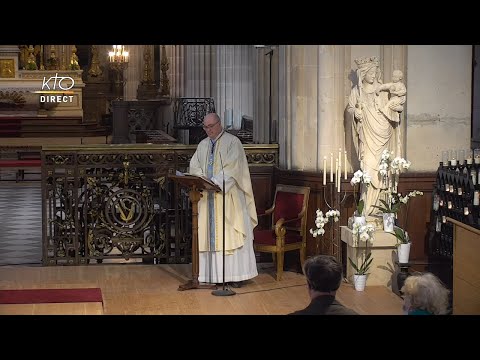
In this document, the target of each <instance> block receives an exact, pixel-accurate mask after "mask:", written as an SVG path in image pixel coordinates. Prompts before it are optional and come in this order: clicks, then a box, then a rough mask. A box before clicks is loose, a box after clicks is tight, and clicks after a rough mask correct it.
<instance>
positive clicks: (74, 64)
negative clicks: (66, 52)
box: [70, 45, 80, 70]
mask: <svg viewBox="0 0 480 360" xmlns="http://www.w3.org/2000/svg"><path fill="white" fill-rule="evenodd" d="M70 70H80V65H79V64H78V56H77V47H76V46H75V45H73V46H72V55H71V56H70Z"/></svg>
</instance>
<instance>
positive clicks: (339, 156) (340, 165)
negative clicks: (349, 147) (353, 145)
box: [338, 148, 342, 174]
mask: <svg viewBox="0 0 480 360" xmlns="http://www.w3.org/2000/svg"><path fill="white" fill-rule="evenodd" d="M338 171H339V172H340V174H341V173H342V148H339V149H338Z"/></svg>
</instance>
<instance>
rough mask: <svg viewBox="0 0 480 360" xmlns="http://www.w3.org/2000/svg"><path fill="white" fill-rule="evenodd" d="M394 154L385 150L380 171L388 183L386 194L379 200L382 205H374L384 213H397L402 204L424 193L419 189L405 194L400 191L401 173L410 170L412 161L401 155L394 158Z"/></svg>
mask: <svg viewBox="0 0 480 360" xmlns="http://www.w3.org/2000/svg"><path fill="white" fill-rule="evenodd" d="M392 156H393V151H388V150H383V153H382V159H381V160H380V165H379V172H380V175H381V176H382V177H383V183H384V184H385V185H386V190H383V192H384V193H385V195H386V196H385V199H384V200H382V199H380V200H379V201H380V202H381V203H382V206H378V205H372V206H373V207H375V208H377V209H379V210H381V211H382V212H383V213H397V212H398V211H399V210H400V208H401V206H402V205H405V204H407V202H408V200H409V199H410V198H412V197H415V196H417V195H423V192H421V191H418V190H413V191H410V192H409V193H408V195H405V196H402V194H401V193H399V192H398V182H399V177H400V173H401V172H402V171H404V170H408V169H409V168H410V165H411V164H412V163H411V162H410V161H407V160H405V159H404V158H401V157H399V156H397V157H395V158H393V159H392Z"/></svg>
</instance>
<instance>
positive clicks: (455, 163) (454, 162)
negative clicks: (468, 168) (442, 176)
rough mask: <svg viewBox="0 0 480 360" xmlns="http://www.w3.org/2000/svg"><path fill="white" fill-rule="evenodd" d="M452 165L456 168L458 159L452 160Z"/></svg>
mask: <svg viewBox="0 0 480 360" xmlns="http://www.w3.org/2000/svg"><path fill="white" fill-rule="evenodd" d="M451 164H452V166H456V165H457V159H455V158H452V160H451Z"/></svg>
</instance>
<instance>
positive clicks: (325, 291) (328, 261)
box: [289, 255, 358, 315]
mask: <svg viewBox="0 0 480 360" xmlns="http://www.w3.org/2000/svg"><path fill="white" fill-rule="evenodd" d="M304 272H305V276H306V277H307V286H308V294H309V295H310V299H311V301H310V304H309V305H308V306H307V307H306V308H305V309H303V310H298V311H295V312H293V313H290V314H289V315H358V314H357V313H356V312H355V311H353V310H351V309H349V308H347V307H345V306H343V305H342V304H341V303H339V302H338V301H337V300H335V294H336V292H337V290H338V288H339V287H340V284H341V282H342V277H343V274H342V265H341V264H339V263H338V261H337V260H336V259H335V258H334V257H333V256H328V255H317V256H314V257H311V258H309V259H308V260H307V261H306V262H305V266H304Z"/></svg>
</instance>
